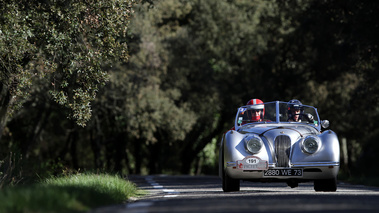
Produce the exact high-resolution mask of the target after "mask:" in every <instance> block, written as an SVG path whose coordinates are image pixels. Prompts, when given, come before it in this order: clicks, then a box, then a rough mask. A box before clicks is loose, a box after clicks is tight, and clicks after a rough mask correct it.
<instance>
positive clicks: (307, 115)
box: [235, 101, 320, 129]
mask: <svg viewBox="0 0 379 213" xmlns="http://www.w3.org/2000/svg"><path fill="white" fill-rule="evenodd" d="M269 122H270V123H282V122H285V123H303V124H309V125H312V126H314V127H316V128H317V129H318V128H319V124H320V120H319V116H318V113H317V109H316V108H315V107H312V106H307V105H301V106H300V107H297V108H296V109H290V108H289V107H288V104H287V102H281V101H275V102H267V103H264V104H256V105H247V106H242V107H240V108H239V109H238V112H237V115H236V121H235V127H236V129H238V128H240V127H241V126H243V125H245V124H258V123H269Z"/></svg>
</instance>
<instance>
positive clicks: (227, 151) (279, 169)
mask: <svg viewBox="0 0 379 213" xmlns="http://www.w3.org/2000/svg"><path fill="white" fill-rule="evenodd" d="M257 109H259V110H260V112H261V113H262V114H261V118H260V119H259V120H257V119H252V116H251V115H252V114H253V113H257ZM297 109H298V113H297V114H296V116H297V117H299V118H300V119H298V120H297V121H294V119H293V116H292V115H290V109H289V103H288V102H282V101H273V102H266V103H262V104H256V105H247V106H242V107H240V108H239V109H238V111H237V114H236V118H235V124H234V127H233V128H232V129H231V130H229V131H227V132H226V133H225V134H224V135H223V137H222V140H221V144H220V155H219V176H220V177H221V179H222V188H223V191H224V192H231V191H239V190H240V181H241V180H244V181H257V182H270V181H271V182H272V181H279V182H286V183H287V185H288V186H290V187H291V188H294V187H297V186H298V184H299V183H301V182H312V181H313V182H314V189H315V191H336V190H337V173H338V170H339V167H340V162H339V161H340V148H339V141H338V138H337V135H336V134H335V133H334V132H333V131H332V130H326V128H328V127H329V121H328V120H322V121H321V120H320V118H319V115H318V112H317V109H316V108H315V107H313V106H307V105H301V106H298V108H297ZM253 117H254V116H253Z"/></svg>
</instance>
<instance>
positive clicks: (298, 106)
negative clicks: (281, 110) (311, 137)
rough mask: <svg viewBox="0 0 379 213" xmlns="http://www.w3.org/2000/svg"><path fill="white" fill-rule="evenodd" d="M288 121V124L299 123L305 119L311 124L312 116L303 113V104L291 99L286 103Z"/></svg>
mask: <svg viewBox="0 0 379 213" xmlns="http://www.w3.org/2000/svg"><path fill="white" fill-rule="evenodd" d="M287 105H288V120H287V121H289V122H301V121H302V120H301V119H302V118H305V119H306V120H307V121H309V122H313V116H312V115H311V114H309V113H304V107H303V104H302V103H301V102H300V101H299V100H297V99H292V100H290V101H289V102H288V104H287Z"/></svg>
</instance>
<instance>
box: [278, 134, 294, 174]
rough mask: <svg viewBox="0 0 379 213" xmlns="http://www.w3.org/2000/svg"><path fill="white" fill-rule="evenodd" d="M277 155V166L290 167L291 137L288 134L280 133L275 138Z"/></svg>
mask: <svg viewBox="0 0 379 213" xmlns="http://www.w3.org/2000/svg"><path fill="white" fill-rule="evenodd" d="M275 153H276V154H275V155H276V166H277V167H289V156H290V153H291V139H290V137H288V136H287V135H279V136H277V137H276V138H275Z"/></svg>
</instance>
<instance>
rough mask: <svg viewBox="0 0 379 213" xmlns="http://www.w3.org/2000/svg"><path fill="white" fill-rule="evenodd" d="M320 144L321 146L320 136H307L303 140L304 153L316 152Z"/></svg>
mask: <svg viewBox="0 0 379 213" xmlns="http://www.w3.org/2000/svg"><path fill="white" fill-rule="evenodd" d="M320 146H321V141H320V138H318V137H315V136H308V137H306V138H305V139H304V141H303V144H302V149H303V151H304V152H306V153H309V154H313V153H315V152H317V150H318V149H319V148H320Z"/></svg>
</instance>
